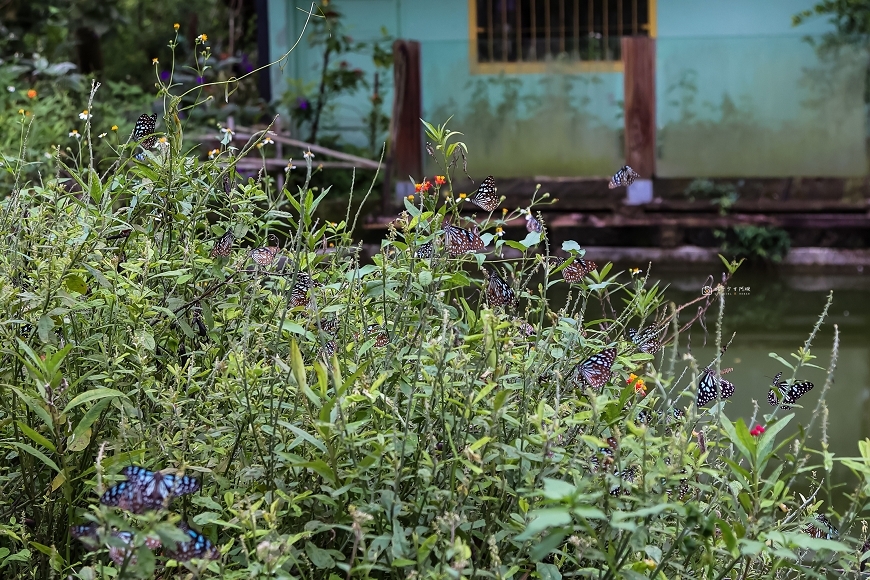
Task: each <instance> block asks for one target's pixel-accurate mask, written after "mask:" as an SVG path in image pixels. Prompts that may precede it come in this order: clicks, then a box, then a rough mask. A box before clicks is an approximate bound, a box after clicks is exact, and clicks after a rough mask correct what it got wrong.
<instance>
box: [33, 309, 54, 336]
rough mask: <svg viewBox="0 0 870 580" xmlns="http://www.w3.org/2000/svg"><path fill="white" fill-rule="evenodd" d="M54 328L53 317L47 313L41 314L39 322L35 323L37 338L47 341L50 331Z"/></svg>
mask: <svg viewBox="0 0 870 580" xmlns="http://www.w3.org/2000/svg"><path fill="white" fill-rule="evenodd" d="M53 329H54V319H53V318H52V317H51V316H49V315H48V314H43V315H42V316H40V317H39V323H38V324H37V325H36V333H37V334H38V335H39V340H41V341H42V342H48V338H49V336H50V333H51V331H52V330H53Z"/></svg>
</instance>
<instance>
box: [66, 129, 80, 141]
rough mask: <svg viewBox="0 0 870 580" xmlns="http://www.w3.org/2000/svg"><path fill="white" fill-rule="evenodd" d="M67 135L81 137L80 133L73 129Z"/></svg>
mask: <svg viewBox="0 0 870 580" xmlns="http://www.w3.org/2000/svg"><path fill="white" fill-rule="evenodd" d="M69 136H70V137H75V138H76V139H81V138H82V136H81V134H80V133H79V132H78V131H77V130H75V129H73V130H72V131H70V132H69Z"/></svg>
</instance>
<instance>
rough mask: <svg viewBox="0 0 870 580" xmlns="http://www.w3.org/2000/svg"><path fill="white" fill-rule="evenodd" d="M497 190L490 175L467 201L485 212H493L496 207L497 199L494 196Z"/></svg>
mask: <svg viewBox="0 0 870 580" xmlns="http://www.w3.org/2000/svg"><path fill="white" fill-rule="evenodd" d="M497 191H498V188H497V187H496V186H495V179H494V178H493V177H492V175H490V176H489V177H487V178H486V179H484V180H483V181H482V182H481V184H480V187H478V188H477V191H475V192H474V193H473V194H471V197H469V198H468V201H470V202H471V203H473V204H474V205H476V206H477V207H479V208H481V209H485V210H486V211H493V210H495V208H497V207H498V202H499V198H498V196H497V195H496V192H497Z"/></svg>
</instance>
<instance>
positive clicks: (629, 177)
mask: <svg viewBox="0 0 870 580" xmlns="http://www.w3.org/2000/svg"><path fill="white" fill-rule="evenodd" d="M638 177H640V175H638V174H637V171H635V170H634V169H632V168H631V167H629V166H628V165H623V166H622V169H620V170H619V171H617V172H616V173H615V174H614V175H613V177H611V178H610V183H608V184H607V187H608V188H609V189H616V188H617V187H627V186H629V185H631V184H632V183H634V180H635V179H637V178H638Z"/></svg>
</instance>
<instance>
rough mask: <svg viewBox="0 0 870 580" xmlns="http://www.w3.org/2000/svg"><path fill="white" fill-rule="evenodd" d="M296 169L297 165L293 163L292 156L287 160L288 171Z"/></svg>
mask: <svg viewBox="0 0 870 580" xmlns="http://www.w3.org/2000/svg"><path fill="white" fill-rule="evenodd" d="M294 169H296V166H295V165H293V159H292V158H291V159H290V160H289V161H288V162H287V171H293V170H294Z"/></svg>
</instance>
